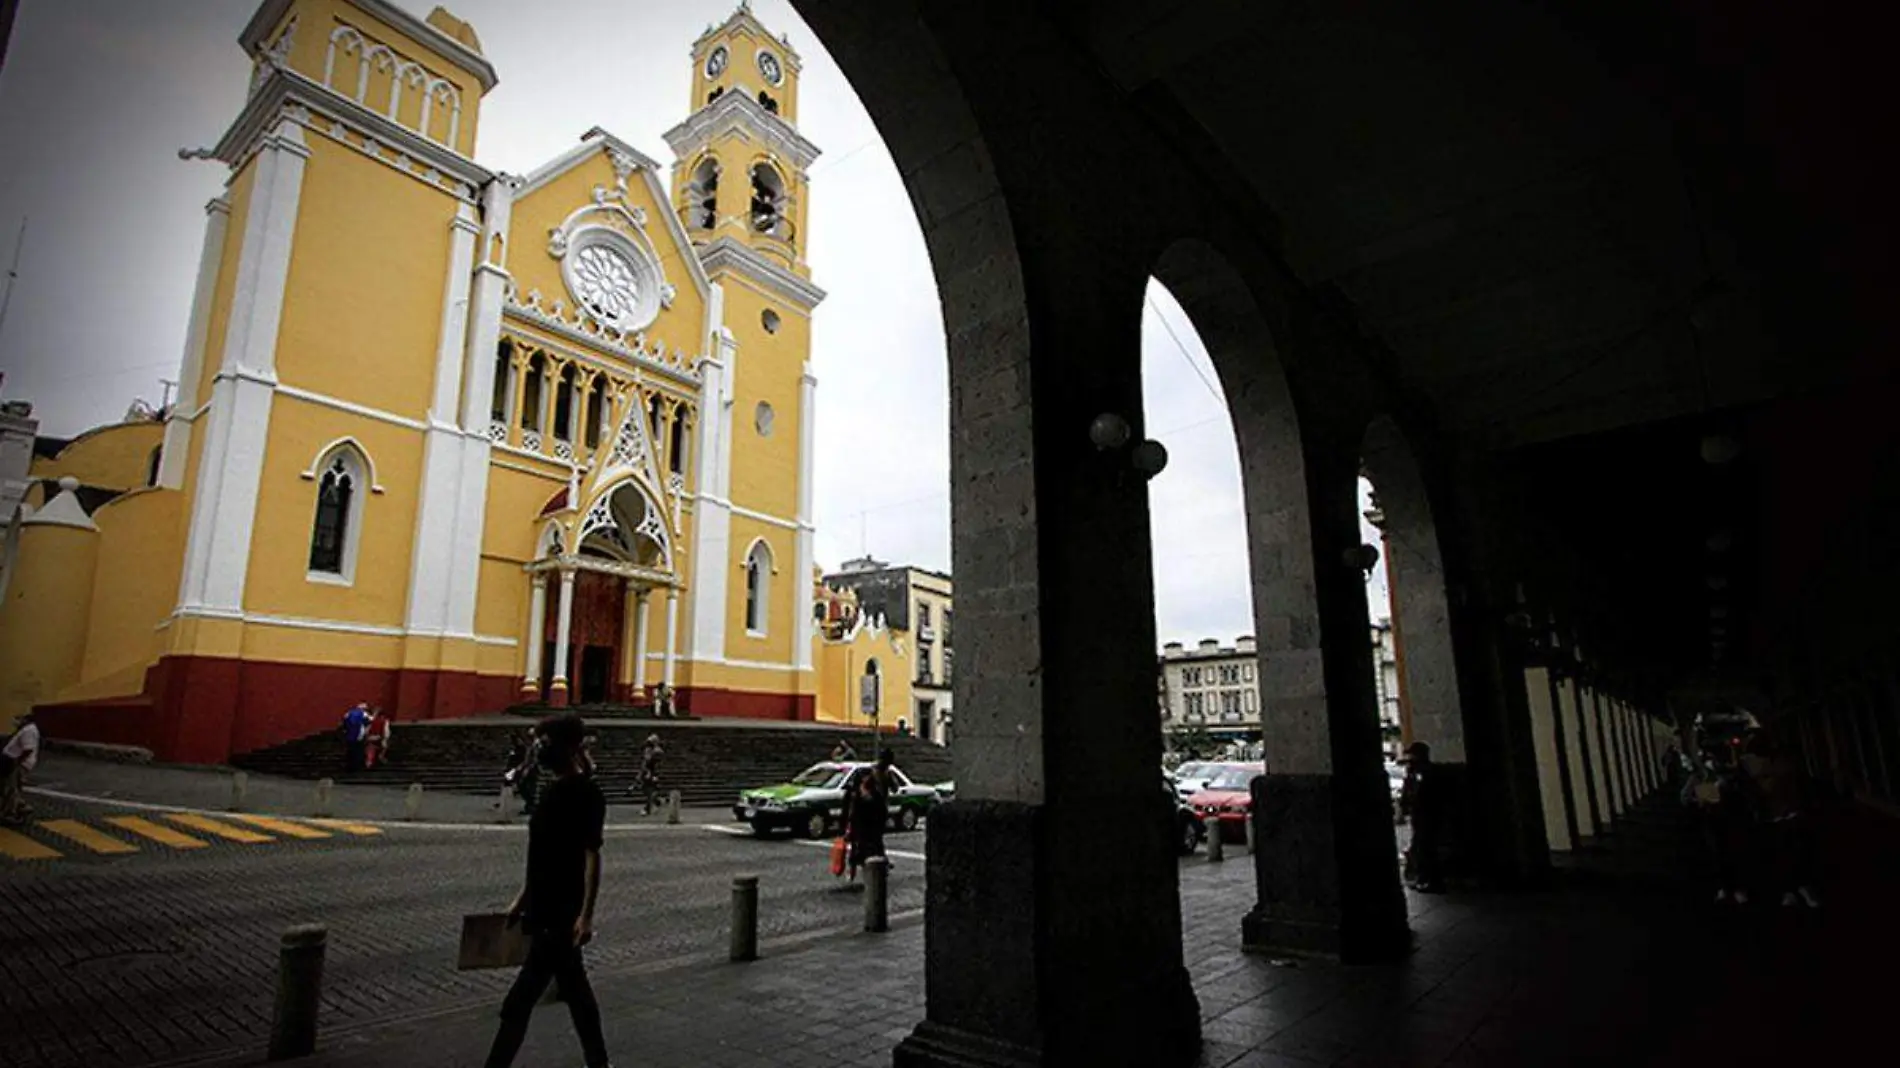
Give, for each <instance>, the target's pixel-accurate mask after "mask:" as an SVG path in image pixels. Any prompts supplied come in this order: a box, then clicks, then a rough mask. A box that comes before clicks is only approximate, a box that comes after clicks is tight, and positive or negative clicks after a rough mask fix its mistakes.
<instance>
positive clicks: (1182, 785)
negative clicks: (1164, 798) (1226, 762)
mask: <svg viewBox="0 0 1900 1068" xmlns="http://www.w3.org/2000/svg"><path fill="white" fill-rule="evenodd" d="M1220 768H1221V765H1220V764H1219V763H1218V762H1217V761H1212V760H1190V761H1187V762H1185V763H1183V764H1181V765H1180V766H1178V767H1176V768H1175V769H1174V793H1175V796H1177V797H1179V798H1180V799H1181V800H1183V801H1186V800H1187V799H1188V798H1190V797H1193V796H1194V795H1195V794H1198V793H1200V792H1201V791H1202V790H1204V789H1206V788H1207V777H1208V776H1209V775H1212V774H1214V773H1215V772H1216V771H1219V770H1220Z"/></svg>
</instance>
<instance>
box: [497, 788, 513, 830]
mask: <svg viewBox="0 0 1900 1068" xmlns="http://www.w3.org/2000/svg"><path fill="white" fill-rule="evenodd" d="M512 792H513V791H512V790H510V788H509V786H508V784H507V783H502V784H501V796H500V797H497V798H496V799H495V822H496V823H507V822H508V821H510V820H512V819H514V815H513V814H512V813H510V812H509V811H508V795H509V794H510V793H512Z"/></svg>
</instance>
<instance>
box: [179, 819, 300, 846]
mask: <svg viewBox="0 0 1900 1068" xmlns="http://www.w3.org/2000/svg"><path fill="white" fill-rule="evenodd" d="M169 818H170V820H171V821H172V822H173V823H177V824H182V825H184V826H186V827H190V828H191V829H192V830H194V831H203V832H205V833H206V834H214V835H217V836H218V837H219V838H224V839H228V840H230V841H233V842H243V843H244V844H246V845H257V844H259V843H261V842H274V841H276V840H277V839H275V838H272V837H271V836H270V835H268V834H258V833H257V832H256V831H247V830H245V829H244V828H242V827H233V826H231V825H230V824H228V823H223V822H221V821H219V820H214V819H212V818H211V817H209V816H198V815H194V814H192V813H189V812H174V813H172V814H171V815H170V817H169Z"/></svg>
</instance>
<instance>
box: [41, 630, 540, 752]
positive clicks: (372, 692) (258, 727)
mask: <svg viewBox="0 0 1900 1068" xmlns="http://www.w3.org/2000/svg"><path fill="white" fill-rule="evenodd" d="M520 685H521V682H520V680H519V679H516V678H510V677H506V676H486V675H476V674H473V673H472V672H457V671H413V670H408V671H403V670H391V669H388V668H354V667H339V666H335V665H327V664H283V663H271V662H263V661H254V660H252V661H240V660H230V659H224V658H218V657H164V658H162V659H160V660H159V662H158V663H157V664H156V665H154V666H153V667H152V668H151V669H150V670H149V671H147V672H146V674H145V693H144V694H143V695H140V696H135V697H126V698H118V699H113V700H106V701H85V702H75V703H73V704H64V705H41V706H40V707H39V708H38V710H37V711H38V712H39V714H40V716H41V721H40V722H41V730H43V731H45V732H46V734H47V735H49V736H51V737H55V738H69V739H73V740H76V741H95V742H111V743H116V744H120V745H137V746H143V747H145V748H147V749H150V750H152V753H153V755H154V756H155V757H156V758H157V759H159V760H164V761H174V762H178V763H190V764H218V763H223V762H225V761H227V760H229V759H230V758H231V757H232V756H234V755H236V754H239V753H247V752H250V751H251V750H254V749H262V748H265V747H267V746H272V745H277V744H279V743H282V742H287V741H291V740H292V739H296V738H302V737H304V736H306V735H309V734H314V733H316V732H318V731H321V730H326V729H329V728H332V727H335V726H336V725H337V723H338V721H339V720H340V719H341V718H342V716H343V712H344V710H346V709H348V708H349V707H350V706H351V705H353V704H355V703H356V702H358V701H364V702H367V703H369V704H371V705H375V706H380V707H382V708H383V709H384V710H386V711H388V712H391V713H393V714H394V717H395V719H396V721H397V722H398V723H400V722H402V721H403V720H427V719H453V718H458V717H462V716H470V715H475V714H478V713H483V712H497V711H500V710H501V709H504V708H506V707H508V706H509V705H510V704H513V703H514V701H515V696H516V693H517V692H518V690H519V688H520Z"/></svg>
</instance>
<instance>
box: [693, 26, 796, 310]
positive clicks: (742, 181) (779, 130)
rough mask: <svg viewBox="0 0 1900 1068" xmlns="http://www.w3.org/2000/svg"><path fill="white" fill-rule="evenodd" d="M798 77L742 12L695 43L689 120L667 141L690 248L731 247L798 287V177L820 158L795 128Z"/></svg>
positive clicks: (779, 39) (782, 51) (771, 38)
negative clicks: (721, 242) (729, 242)
mask: <svg viewBox="0 0 1900 1068" xmlns="http://www.w3.org/2000/svg"><path fill="white" fill-rule="evenodd" d="M801 67H802V64H801V63H800V61H799V58H798V53H797V52H794V51H793V50H792V46H791V44H790V42H788V41H787V40H786V39H785V38H784V37H783V36H782V35H774V34H773V33H772V32H771V31H770V30H768V29H767V28H766V27H765V25H764V24H763V23H761V22H760V21H759V20H758V18H757V16H755V15H753V13H752V9H751V8H750V7H749V6H748V5H746V4H744V3H741V4H740V5H739V8H738V10H736V11H734V12H733V13H732V15H731V16H730V17H729V18H727V19H726V21H725V22H723V23H721V24H719V25H718V26H715V27H712V28H710V29H708V30H707V31H706V32H705V33H704V34H702V35H700V38H699V40H697V41H695V42H693V95H692V101H693V107H694V109H695V110H694V112H693V114H692V116H691V117H690V118H688V119H687V120H686V121H685V122H684V123H682V124H680V125H679V126H678V127H676V128H675V129H674V130H673V131H672V132H671V133H669V134H667V141H668V143H669V144H670V145H671V146H672V149H673V152H674V154H675V156H676V157H677V158H678V160H679V162H678V163H677V164H676V165H675V168H674V172H673V200H674V208H675V210H676V211H677V212H678V213H679V217H680V222H681V223H682V224H683V225H684V226H685V227H686V232H687V233H688V234H689V235H691V237H692V239H693V241H694V243H695V244H697V245H700V246H701V247H702V248H703V247H705V246H707V245H710V244H712V243H713V242H715V241H717V240H718V239H719V238H722V237H730V238H732V239H733V240H734V241H735V242H737V243H739V244H741V245H744V246H746V247H747V248H749V249H751V250H752V251H754V252H758V253H760V254H761V255H762V256H764V257H765V258H766V259H767V260H769V261H770V262H772V263H774V264H775V265H777V266H780V267H783V268H784V269H786V270H788V271H791V272H793V273H794V274H796V275H798V276H799V277H801V278H803V277H808V276H809V275H810V271H809V269H808V268H807V267H806V265H805V219H806V186H807V181H808V178H807V175H806V168H807V167H809V166H810V165H811V162H812V160H814V159H816V158H817V156H818V149H817V147H816V146H814V145H812V144H811V143H810V142H809V141H806V140H805V139H804V138H803V137H801V136H800V135H799V133H798V128H797V126H796V125H795V124H796V122H797V119H798V78H799V73H800V70H801Z"/></svg>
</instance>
